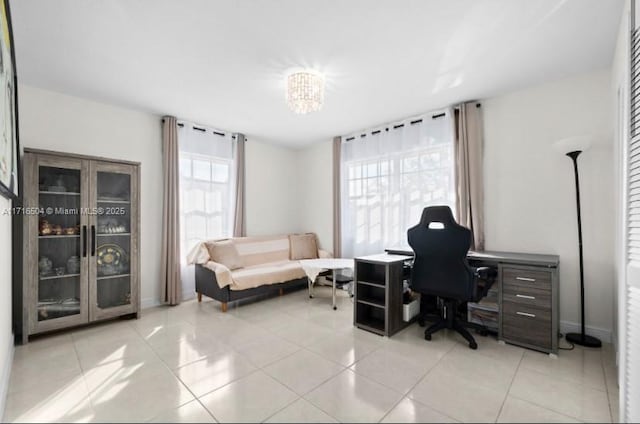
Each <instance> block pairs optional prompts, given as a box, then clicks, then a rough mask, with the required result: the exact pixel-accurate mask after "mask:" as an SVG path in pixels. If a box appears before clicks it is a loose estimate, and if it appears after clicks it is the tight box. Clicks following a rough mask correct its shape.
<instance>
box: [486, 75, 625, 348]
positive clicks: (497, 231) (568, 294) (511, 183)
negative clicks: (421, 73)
mask: <svg viewBox="0 0 640 424" xmlns="http://www.w3.org/2000/svg"><path fill="white" fill-rule="evenodd" d="M610 87H611V75H610V72H609V71H602V72H595V73H589V74H585V75H580V76H576V77H572V78H568V79H563V80H560V81H556V82H553V83H548V84H544V85H539V86H535V87H531V88H528V89H525V90H521V91H517V92H514V93H510V94H507V95H505V96H501V97H497V98H492V99H488V100H485V101H483V104H482V109H483V112H484V125H485V162H484V164H485V220H486V228H485V233H486V249H487V250H507V251H519V252H531V253H553V254H557V255H559V256H560V319H561V325H562V324H564V325H563V327H564V329H565V331H566V330H567V329H570V330H572V331H575V330H576V329H577V327H576V326H577V324H578V323H579V322H580V296H579V273H578V238H577V224H576V203H575V183H574V176H573V167H572V162H571V160H570V159H569V158H567V157H566V156H564V155H563V154H562V153H559V152H557V151H555V150H554V149H553V148H552V144H553V142H554V141H556V140H558V139H561V138H564V137H569V136H575V135H582V134H587V135H593V136H595V137H596V138H597V145H594V146H593V147H592V148H591V149H590V150H587V151H586V152H584V153H583V154H582V155H581V156H580V158H579V159H578V163H579V168H580V178H581V180H580V184H581V185H580V189H581V192H580V194H581V201H582V226H583V244H584V260H585V269H584V275H585V291H586V301H585V308H586V322H587V325H588V326H589V327H591V328H592V333H594V335H596V336H599V337H602V338H604V339H605V340H606V341H610V338H611V329H612V324H613V323H612V313H613V312H612V305H613V285H614V277H613V248H614V228H615V225H614V224H615V216H614V212H613V207H612V205H613V192H614V186H613V153H612V146H613V133H612V119H613V118H612V111H611V104H612V101H611V88H610Z"/></svg>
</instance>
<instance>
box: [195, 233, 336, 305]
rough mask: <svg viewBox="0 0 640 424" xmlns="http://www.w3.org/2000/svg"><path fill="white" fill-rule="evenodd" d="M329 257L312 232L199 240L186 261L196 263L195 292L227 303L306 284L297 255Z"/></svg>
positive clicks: (309, 257) (303, 257)
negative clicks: (319, 246) (320, 247)
mask: <svg viewBox="0 0 640 424" xmlns="http://www.w3.org/2000/svg"><path fill="white" fill-rule="evenodd" d="M318 257H320V258H322V257H331V254H330V253H329V252H326V251H324V250H321V249H319V248H318V242H317V237H316V235H315V234H313V233H306V234H288V235H280V236H259V237H234V238H230V239H223V240H210V241H206V242H202V243H200V244H198V245H197V246H196V247H195V248H194V249H193V250H192V252H191V253H190V254H189V257H188V261H189V263H190V264H193V265H195V267H196V292H197V293H198V301H201V300H202V295H205V296H208V297H211V298H213V299H216V300H218V301H220V302H222V310H223V311H226V310H227V303H228V302H231V301H235V300H240V299H244V298H247V297H252V296H257V295H259V294H264V293H268V292H270V291H275V290H279V291H280V293H282V292H283V290H284V289H286V288H289V287H294V286H301V285H305V284H307V279H306V274H305V273H304V270H303V269H302V266H300V263H299V260H300V259H312V258H318Z"/></svg>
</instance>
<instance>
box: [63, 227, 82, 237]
mask: <svg viewBox="0 0 640 424" xmlns="http://www.w3.org/2000/svg"><path fill="white" fill-rule="evenodd" d="M62 232H63V233H64V234H65V235H67V236H73V235H76V234H78V233H79V232H80V231H79V229H78V227H67V228H64V229H63V230H62Z"/></svg>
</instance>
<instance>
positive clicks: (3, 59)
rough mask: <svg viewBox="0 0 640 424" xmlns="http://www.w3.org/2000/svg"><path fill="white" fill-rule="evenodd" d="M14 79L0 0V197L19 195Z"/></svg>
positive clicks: (7, 21) (4, 2) (4, 0)
mask: <svg viewBox="0 0 640 424" xmlns="http://www.w3.org/2000/svg"><path fill="white" fill-rule="evenodd" d="M20 156H21V155H20V144H19V142H18V78H17V74H16V59H15V48H14V43H13V31H12V27H11V11H10V9H9V0H0V194H2V195H3V196H4V197H6V198H9V199H15V198H17V197H18V196H19V187H18V185H19V184H18V181H19V178H18V174H19V168H20Z"/></svg>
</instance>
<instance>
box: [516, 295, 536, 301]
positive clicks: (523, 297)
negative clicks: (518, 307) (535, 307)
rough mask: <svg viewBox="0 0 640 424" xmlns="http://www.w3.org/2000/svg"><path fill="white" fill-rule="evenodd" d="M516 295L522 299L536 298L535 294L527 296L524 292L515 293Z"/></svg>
mask: <svg viewBox="0 0 640 424" xmlns="http://www.w3.org/2000/svg"><path fill="white" fill-rule="evenodd" d="M516 297H520V298H522V299H531V300H536V297H535V296H527V295H526V294H517V295H516Z"/></svg>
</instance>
